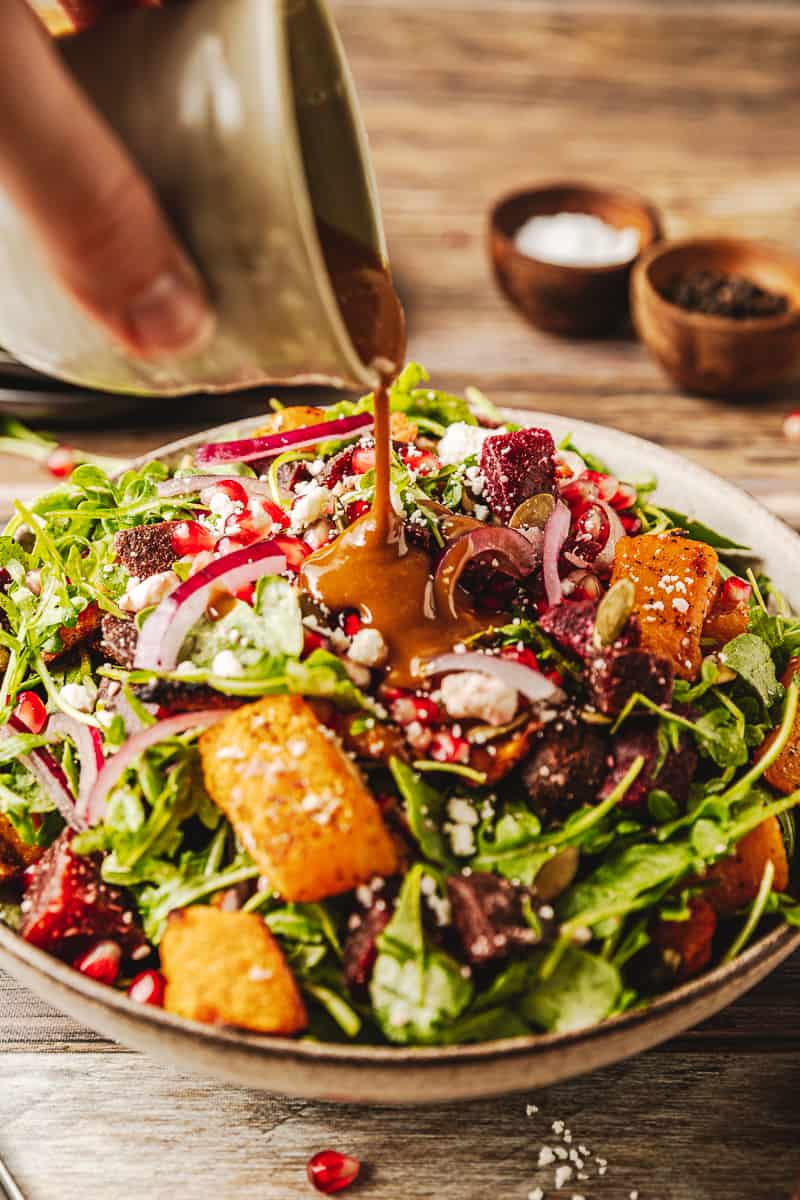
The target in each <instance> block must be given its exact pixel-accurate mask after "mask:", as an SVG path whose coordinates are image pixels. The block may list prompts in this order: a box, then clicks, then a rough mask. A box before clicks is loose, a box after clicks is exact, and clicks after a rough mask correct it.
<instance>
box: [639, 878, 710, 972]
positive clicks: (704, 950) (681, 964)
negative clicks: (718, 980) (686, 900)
mask: <svg viewBox="0 0 800 1200" xmlns="http://www.w3.org/2000/svg"><path fill="white" fill-rule="evenodd" d="M689 907H690V908H691V910H692V915H691V916H690V917H689V919H688V920H687V921H659V922H658V923H657V925H656V926H655V928H654V929H653V932H652V939H653V944H654V945H655V946H657V947H658V949H659V950H661V952H662V954H663V955H664V959H665V962H667V963H668V964H669V965H672V964H674V965H675V967H676V971H677V978H678V979H679V980H684V979H692V978H693V977H694V976H695V975H698V974H699V973H700V972H701V971H702V970H703V969H704V967H707V966H708V964H709V962H710V961H711V950H712V943H713V941H714V934H715V932H716V929H717V914H716V913H715V912H714V909H713V908H712V907H711V905H710V904H709V903H708V901H707V900H704V899H703V897H702V896H696V897H695V898H694V900H692V901H691V903H690V905H689Z"/></svg>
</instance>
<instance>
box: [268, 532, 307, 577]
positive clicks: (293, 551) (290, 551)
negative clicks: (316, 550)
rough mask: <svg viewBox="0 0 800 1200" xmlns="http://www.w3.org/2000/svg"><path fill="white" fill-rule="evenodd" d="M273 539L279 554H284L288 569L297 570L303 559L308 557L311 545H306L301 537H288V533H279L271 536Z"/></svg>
mask: <svg viewBox="0 0 800 1200" xmlns="http://www.w3.org/2000/svg"><path fill="white" fill-rule="evenodd" d="M273 541H274V542H275V545H276V546H278V547H279V549H280V551H281V554H285V555H286V565H287V567H288V568H289V570H290V571H295V572H297V571H299V570H300V568H301V567H302V565H303V561H304V559H306V558H308V556H309V554H310V553H311V547H310V546H307V545H306V543H305V542H304V541H303V539H302V538H297V537H289V535H288V534H284V533H279V534H278V535H277V536H276V537H275V538H273Z"/></svg>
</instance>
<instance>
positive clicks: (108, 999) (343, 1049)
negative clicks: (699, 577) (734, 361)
mask: <svg viewBox="0 0 800 1200" xmlns="http://www.w3.org/2000/svg"><path fill="white" fill-rule="evenodd" d="M505 415H506V416H507V417H508V419H510V420H511V419H513V420H515V421H518V422H519V423H520V424H523V425H544V426H545V427H547V428H548V429H550V430H551V431H552V433H553V435H554V437H555V439H556V441H557V442H558V441H559V439H560V438H562V437H563V436H564V435H565V434H567V433H572V434H573V435H574V437H575V441H576V443H577V444H578V445H579V446H581V447H584V448H586V449H587V450H591V451H592V452H593V453H595V454H596V455H598V457H600V458H602V459H605V460H606V462H607V463H608V465H609V467H610V468H611V469H612V470H614V472H615V473H618V474H619V475H620V476H621V477H623V478H624V479H628V480H636V481H640V480H643V479H644V478H648V477H651V476H653V475H655V476H656V477H657V478H658V480H659V487H658V492H657V497H658V499H659V500H660V501H662V502H663V503H664V504H666V505H667V506H668V507H671V508H677V509H680V510H681V511H683V512H687V513H689V514H690V515H696V516H698V517H699V518H700V519H702V520H704V521H705V522H707V523H708V524H710V525H713V526H715V527H717V528H719V529H720V530H721V531H722V532H724V533H726V534H728V535H729V536H730V537H732V538H733V539H735V540H736V541H739V542H742V543H744V544H746V545H751V546H753V547H754V548H755V549H757V550H758V552H759V555H760V557H761V558H762V559H763V561H764V563H765V566H766V569H767V570H768V571H769V573H770V574H771V575H772V577H773V578H774V580H775V582H776V584H777V586H778V587H779V588H780V589H781V590H782V591H783V592H784V593H785V594H786V596H787V597H788V599H789V600H790V601H791V602H793V604H794V605H795V606H796V607H798V606H800V536H798V535H797V534H796V533H794V532H793V531H792V530H791V529H789V528H788V527H787V526H785V525H783V524H782V523H781V522H780V521H779V520H778V519H777V518H776V517H773V516H772V515H771V513H769V512H767V511H766V509H764V508H763V507H762V506H761V505H760V504H758V503H757V502H756V501H755V500H753V499H752V498H751V497H750V496H748V495H746V494H745V493H744V492H742V491H740V490H739V489H738V488H736V487H735V486H734V485H733V484H731V483H727V482H725V481H724V480H721V479H718V478H717V477H716V476H715V475H712V474H711V473H710V472H708V471H705V470H703V469H702V468H701V467H698V466H696V465H695V464H693V463H690V462H687V460H686V459H683V458H680V457H679V456H678V455H676V454H672V453H671V452H670V451H668V450H663V449H662V448H661V447H660V446H656V445H654V444H653V443H652V442H646V441H643V440H642V439H641V438H636V437H632V436H631V435H630V434H627V433H622V432H619V431H617V430H614V429H604V428H602V427H601V426H599V425H592V424H589V423H588V422H585V421H572V420H567V419H565V418H564V417H559V416H552V415H550V414H547V413H531V412H521V411H517V410H513V409H508V410H506V411H505ZM258 424H259V420H258V419H251V420H249V421H244V422H237V424H236V425H228V426H223V427H222V428H221V429H217V430H213V431H210V432H209V433H207V434H204V435H202V436H199V437H192V438H189V439H185V440H184V441H181V442H176V443H173V444H172V445H170V446H166V447H164V448H163V450H162V452H161V453H160V454H154V455H151V456H149V457H161V458H169V457H179V456H180V455H181V454H182V453H185V452H186V451H187V450H189V449H191V448H192V447H193V446H195V445H198V444H200V443H202V442H204V441H207V440H219V439H220V438H224V437H231V436H233V432H234V430H237V431H240V432H242V433H246V432H247V431H248V430H249V429H254V428H255V427H256V426H257V425H258ZM798 946H800V931H798V930H792V929H789V928H779V929H775V930H773V931H771V932H770V933H768V934H767V935H766V936H764V937H761V938H759V939H758V940H757V941H755V942H754V943H753V944H752V945H751V946H750V948H749V949H748V950H746V951H745V953H744V954H742V955H741V957H739V958H738V959H736V960H735V961H734V962H732V963H728V964H727V965H725V966H720V967H717V968H715V969H714V970H712V971H709V972H708V973H706V974H704V975H702V976H700V978H698V979H695V980H692V981H691V982H690V983H687V984H684V985H682V986H681V987H678V988H675V989H674V990H673V991H671V992H668V993H666V994H665V995H663V996H661V997H659V998H658V999H657V1000H656V1001H655V1002H654V1003H653V1004H652V1005H651V1006H650V1007H649V1008H647V1009H645V1010H642V1011H636V1012H630V1013H625V1014H624V1015H623V1016H620V1017H615V1018H613V1019H612V1020H610V1021H606V1022H604V1023H603V1024H601V1025H596V1026H593V1027H592V1028H589V1029H585V1030H580V1031H578V1032H576V1033H568V1034H541V1035H532V1036H530V1037H522V1038H512V1039H508V1040H506V1041H503V1042H487V1043H483V1044H482V1045H477V1046H447V1047H442V1048H437V1047H424V1048H409V1049H398V1048H393V1047H389V1046H346V1045H326V1044H322V1043H315V1042H298V1041H293V1040H291V1039H289V1038H278V1037H276V1038H269V1037H257V1036H253V1035H252V1034H247V1033H242V1032H239V1031H237V1030H232V1029H217V1028H213V1027H211V1026H207V1025H198V1024H195V1023H193V1022H191V1021H184V1020H182V1019H180V1018H179V1017H175V1016H172V1015H171V1014H170V1013H166V1012H163V1011H161V1010H160V1009H153V1008H147V1007H143V1006H141V1005H137V1004H134V1003H132V1002H131V1001H129V1000H128V999H127V997H126V996H124V995H123V994H122V993H120V992H115V991H113V990H112V989H111V988H107V987H103V986H102V985H101V984H98V983H94V982H92V981H91V980H89V979H86V978H85V977H84V976H83V975H79V974H78V973H77V972H76V971H73V970H71V968H69V967H67V966H65V965H64V964H63V963H61V962H59V961H58V960H57V959H54V958H51V957H50V956H49V955H47V954H45V953H43V952H42V951H41V950H37V949H35V948H34V947H32V946H29V945H28V944H27V943H26V942H23V941H22V940H21V939H20V938H19V937H17V936H16V935H15V934H13V933H11V932H10V930H8V929H5V928H3V927H2V926H1V925H0V966H2V967H3V968H4V969H5V970H7V971H8V972H9V973H10V974H11V975H13V976H14V977H15V978H17V979H18V980H20V982H22V983H24V984H27V985H28V986H29V987H30V988H31V989H32V990H33V991H35V992H36V993H37V994H38V995H40V996H41V997H42V998H43V999H44V1000H47V1001H48V1002H49V1003H50V1004H53V1005H54V1006H55V1007H56V1008H59V1009H62V1010H63V1011H64V1012H66V1013H69V1015H70V1016H72V1017H75V1018H76V1019H77V1020H79V1021H82V1022H84V1023H85V1024H86V1025H89V1026H91V1027H92V1028H93V1029H95V1030H97V1031H98V1032H99V1033H102V1034H105V1035H106V1036H108V1037H111V1038H114V1039H116V1040H118V1041H120V1042H123V1043H125V1044H126V1045H128V1046H132V1047H135V1048H136V1049H139V1050H144V1051H146V1052H147V1053H149V1054H151V1055H152V1056H153V1057H154V1058H158V1059H161V1060H162V1061H164V1062H165V1063H169V1064H171V1065H173V1066H176V1067H180V1068H182V1069H185V1070H194V1071H199V1072H201V1073H202V1074H204V1075H211V1076H216V1077H217V1078H219V1079H223V1080H226V1081H230V1082H232V1083H238V1084H246V1085H248V1086H250V1087H256V1088H262V1089H264V1090H267V1091H272V1092H280V1093H284V1094H289V1095H294V1096H304V1097H307V1098H314V1099H324V1100H341V1101H349V1102H361V1103H380V1104H421V1103H433V1102H436V1101H443V1100H456V1099H468V1098H471V1097H475V1096H489V1095H497V1094H500V1093H504V1092H512V1091H515V1090H521V1089H524V1088H533V1087H541V1086H544V1085H548V1084H551V1083H555V1082H557V1081H558V1080H561V1079H567V1078H569V1077H571V1076H574V1075H580V1074H582V1073H584V1072H587V1071H592V1070H595V1069H596V1068H598V1067H602V1066H606V1065H607V1064H609V1063H612V1062H616V1061H618V1060H619V1059H622V1058H627V1057H628V1056H629V1055H632V1054H638V1053H639V1052H640V1051H642V1050H646V1049H647V1048H648V1047H650V1046H654V1045H656V1044H657V1043H659V1042H663V1041H666V1039H667V1038H671V1037H674V1036H675V1035H676V1034H678V1033H682V1032H683V1031H684V1030H686V1029H688V1028H689V1027H690V1026H692V1025H696V1024H697V1023H698V1022H700V1021H703V1020H705V1019H706V1018H707V1017H710V1016H712V1015H713V1014H714V1013H716V1012H718V1011H719V1010H720V1009H721V1008H724V1007H725V1006H726V1005H727V1004H730V1003H731V1001H733V1000H735V999H736V998H737V996H740V995H742V993H743V992H746V991H747V990H748V988H751V987H753V985H754V984H756V983H758V982H759V980H760V979H763V978H764V976H765V975H767V974H768V973H769V972H770V971H772V970H774V968H775V967H777V966H778V964H779V963H781V962H782V961H783V959H785V958H786V957H787V956H788V955H789V954H791V953H792V951H793V950H795V949H796V948H797V947H798Z"/></svg>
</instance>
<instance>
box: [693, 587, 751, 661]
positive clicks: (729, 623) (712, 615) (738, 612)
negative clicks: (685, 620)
mask: <svg viewBox="0 0 800 1200" xmlns="http://www.w3.org/2000/svg"><path fill="white" fill-rule="evenodd" d="M716 582H717V590H716V592H715V595H714V601H713V603H712V605H711V609H710V611H709V614H708V616H707V617H706V620H705V624H704V625H703V638H704V639H708V640H709V641H712V642H714V643H715V645H716V646H718V647H719V646H726V645H727V644H728V642H731V641H733V639H734V638H735V637H739V635H740V634H742V633H747V628H748V626H749V624H750V605H749V604H748V602H747V601H746V600H740V601H739V603H738V604H734V605H730V604H726V602H725V600H724V599H723V596H722V592H721V589H720V586H719V585H720V583H721V580H720V579H719V578H717V581H716Z"/></svg>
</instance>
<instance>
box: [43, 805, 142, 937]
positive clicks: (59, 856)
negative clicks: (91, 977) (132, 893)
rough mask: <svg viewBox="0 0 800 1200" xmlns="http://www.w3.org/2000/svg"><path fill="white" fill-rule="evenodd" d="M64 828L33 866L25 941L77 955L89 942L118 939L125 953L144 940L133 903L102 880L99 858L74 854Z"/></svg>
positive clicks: (67, 831) (117, 889) (71, 837)
mask: <svg viewBox="0 0 800 1200" xmlns="http://www.w3.org/2000/svg"><path fill="white" fill-rule="evenodd" d="M74 836H75V835H74V834H73V832H72V830H71V829H65V830H64V832H63V833H62V834H61V835H60V837H58V838H56V840H55V842H53V845H52V846H51V847H50V848H49V850H47V851H46V853H45V854H44V855H43V856H42V858H41V859H40V860H39V862H38V863H37V864H36V865H35V867H34V868H33V871H32V873H31V874H32V878H31V883H30V886H29V888H28V890H27V892H26V893H25V899H24V900H23V902H22V913H23V915H22V925H21V927H20V933H21V934H22V936H23V938H25V940H26V941H27V942H30V943H31V944H32V945H34V946H39V947H40V948H41V949H42V950H48V951H49V952H50V953H51V954H57V955H59V956H63V957H67V958H70V959H71V960H73V959H74V958H75V956H76V954H78V953H79V952H80V950H81V948H85V947H86V946H87V945H88V943H89V942H90V941H94V940H96V939H98V938H101V939H106V938H107V939H110V940H112V941H115V942H118V943H119V944H120V946H121V947H122V948H123V950H124V952H125V953H126V954H131V953H132V952H133V951H134V950H137V949H139V948H140V947H141V946H143V945H145V938H144V934H143V933H142V930H141V929H140V928H139V926H138V924H137V922H136V917H135V915H134V911H133V908H132V907H131V905H130V902H129V900H128V898H127V897H126V895H125V893H124V892H123V891H121V889H120V888H116V887H112V886H111V885H110V884H107V883H104V882H103V880H102V879H101V878H100V866H99V863H98V861H97V859H96V857H94V856H92V857H86V856H84V855H81V854H76V853H75V851H74V850H73V849H72V841H73V838H74Z"/></svg>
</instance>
